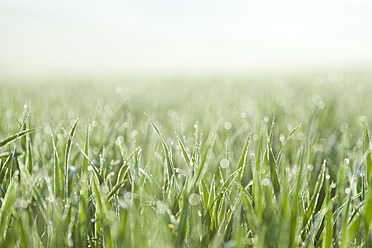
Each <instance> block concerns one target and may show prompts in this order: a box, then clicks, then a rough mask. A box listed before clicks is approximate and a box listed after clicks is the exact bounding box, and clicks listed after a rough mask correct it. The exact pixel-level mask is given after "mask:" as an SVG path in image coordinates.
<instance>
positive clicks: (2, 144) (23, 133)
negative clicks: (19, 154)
mask: <svg viewBox="0 0 372 248" xmlns="http://www.w3.org/2000/svg"><path fill="white" fill-rule="evenodd" d="M38 129H39V128H32V129H29V130H24V131H21V132H18V133H16V134H13V135H12V136H9V137H8V138H5V139H3V140H2V141H0V148H1V147H3V146H5V145H6V144H8V143H10V142H12V141H13V140H16V139H18V138H20V137H22V136H23V135H25V134H28V133H32V132H35V131H36V130H38Z"/></svg>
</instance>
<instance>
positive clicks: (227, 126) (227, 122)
mask: <svg viewBox="0 0 372 248" xmlns="http://www.w3.org/2000/svg"><path fill="white" fill-rule="evenodd" d="M223 127H224V128H225V129H226V130H229V129H231V128H232V125H231V122H229V121H226V122H225V124H224V125H223Z"/></svg>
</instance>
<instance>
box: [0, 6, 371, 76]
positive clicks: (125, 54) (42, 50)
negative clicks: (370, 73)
mask: <svg viewBox="0 0 372 248" xmlns="http://www.w3.org/2000/svg"><path fill="white" fill-rule="evenodd" d="M371 9H372V1H366V0H365V1H362V0H359V1H358V0H354V1H346V0H323V1H266V0H264V1H235V0H234V1H231V0H229V1H225V0H217V1H216V0H215V1H209V0H206V1H196V0H188V1H175V0H173V1H170V0H157V1H146V0H139V1H91V0H90V1H87V0H82V1H71V0H65V1H42V0H34V1H26V0H2V1H1V2H0V75H2V76H3V77H10V78H27V79H30V78H48V77H88V78H97V77H103V78H104V77H121V76H128V75H134V76H146V77H147V76H148V77H151V76H154V75H161V76H169V75H252V74H266V73H278V72H279V73H281V72H285V73H287V72H296V73H298V72H312V71H319V70H322V71H329V72H332V71H342V70H369V68H372V46H371V44H372V15H371Z"/></svg>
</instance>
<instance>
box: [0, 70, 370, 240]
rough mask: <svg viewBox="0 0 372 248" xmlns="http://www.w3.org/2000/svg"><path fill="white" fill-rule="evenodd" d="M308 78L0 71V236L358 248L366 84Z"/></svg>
mask: <svg viewBox="0 0 372 248" xmlns="http://www.w3.org/2000/svg"><path fill="white" fill-rule="evenodd" d="M320 77H321V78H322V80H323V84H319V80H318V79H319V78H317V80H315V82H317V83H316V84H314V83H313V78H312V77H308V78H295V79H293V78H292V79H291V78H287V79H286V80H287V81H288V82H287V83H283V84H274V83H273V84H271V83H264V84H262V85H257V84H255V80H256V79H251V81H249V82H247V81H246V80H245V79H244V80H243V79H236V82H234V83H233V84H226V83H224V82H219V83H218V79H213V80H212V81H211V82H209V81H208V80H207V81H205V82H203V83H202V84H201V85H198V84H196V83H190V82H187V83H182V82H180V81H182V80H180V79H178V80H180V81H177V79H175V82H172V83H164V82H163V83H156V82H155V83H154V84H142V83H138V84H133V85H130V83H127V84H123V83H112V84H107V85H106V86H105V87H104V88H102V87H103V85H101V84H95V83H84V82H80V83H76V84H54V85H53V84H51V85H49V84H48V85H46V84H33V85H28V84H19V85H17V84H7V83H4V84H3V85H2V89H4V91H1V92H0V114H1V117H2V118H1V119H0V139H1V140H2V141H0V199H1V201H0V247H363V246H367V247H368V246H371V243H372V232H371V222H372V190H371V188H372V179H371V176H370V173H371V168H372V153H371V144H370V133H369V129H368V126H367V122H368V117H369V116H372V110H371V109H370V108H369V106H370V105H371V101H372V99H371V98H370V97H369V96H368V94H367V93H366V92H370V90H371V88H372V87H371V86H370V85H369V84H368V82H367V83H363V82H361V81H360V77H358V75H351V76H350V77H349V76H348V75H345V76H344V82H338V85H337V86H336V85H335V84H334V83H328V82H327V79H326V76H320ZM358 80H359V81H358ZM292 81H293V82H295V83H292ZM299 81H300V82H302V84H299V83H297V82H299ZM250 82H251V83H250ZM351 82H352V83H353V84H352V85H353V86H352V87H351V86H348V85H351V84H350V83H351ZM176 83H177V87H175V84H176ZM306 83H307V84H306ZM117 87H123V89H125V90H118V91H117V92H121V93H119V94H118V93H115V88H117ZM2 92H8V93H2ZM9 92H13V93H14V94H10V93H9ZM40 92H42V95H40V94H41V93H40ZM44 93H47V94H44ZM7 95H12V99H10V98H9V97H8V96H7ZM13 95H14V96H16V97H13ZM345 101H346V102H345ZM25 103H31V104H28V107H27V109H26V110H25V109H23V108H22V107H20V106H23V105H24V104H25ZM25 111H26V112H27V113H26V114H25V113H23V112H25ZM29 111H30V114H29V115H28V112H29ZM144 112H146V113H148V115H147V114H143V113H144ZM150 116H151V118H150ZM77 117H79V124H78V121H77V120H76V118H77ZM274 119H275V125H274V121H272V124H271V125H270V120H274ZM299 123H301V125H298V124H299ZM33 127H40V128H33ZM66 130H69V131H66ZM79 144H82V145H79Z"/></svg>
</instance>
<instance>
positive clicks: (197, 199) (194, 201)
mask: <svg viewBox="0 0 372 248" xmlns="http://www.w3.org/2000/svg"><path fill="white" fill-rule="evenodd" d="M199 202H200V196H199V195H198V194H195V193H192V194H191V195H190V196H189V203H190V205H193V206H195V205H198V204H199Z"/></svg>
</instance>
